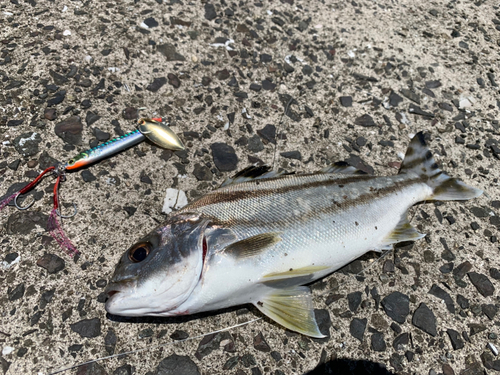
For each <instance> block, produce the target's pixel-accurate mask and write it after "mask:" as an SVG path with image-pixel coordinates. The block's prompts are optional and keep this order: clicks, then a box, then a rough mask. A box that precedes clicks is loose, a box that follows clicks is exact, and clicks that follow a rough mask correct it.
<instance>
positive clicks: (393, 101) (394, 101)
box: [389, 91, 403, 107]
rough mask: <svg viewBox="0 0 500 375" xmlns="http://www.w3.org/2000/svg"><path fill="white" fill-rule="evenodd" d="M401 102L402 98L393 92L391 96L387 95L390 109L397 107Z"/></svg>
mask: <svg viewBox="0 0 500 375" xmlns="http://www.w3.org/2000/svg"><path fill="white" fill-rule="evenodd" d="M402 101H403V98H402V97H401V96H399V95H398V94H396V93H395V92H394V91H392V92H391V94H390V95H389V105H390V106H391V107H397V106H398V105H399V103H401V102H402Z"/></svg>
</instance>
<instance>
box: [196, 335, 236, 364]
mask: <svg viewBox="0 0 500 375" xmlns="http://www.w3.org/2000/svg"><path fill="white" fill-rule="evenodd" d="M223 340H231V341H232V340H233V339H232V337H231V335H230V334H229V333H228V332H219V333H212V334H210V335H206V336H204V337H203V338H202V339H201V341H200V344H199V345H198V349H196V353H195V357H196V358H198V360H201V359H202V358H203V357H205V356H207V355H209V354H210V353H212V352H213V351H214V350H216V349H219V347H220V343H221V341H223Z"/></svg>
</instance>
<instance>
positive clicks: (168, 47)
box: [156, 43, 186, 61]
mask: <svg viewBox="0 0 500 375" xmlns="http://www.w3.org/2000/svg"><path fill="white" fill-rule="evenodd" d="M156 49H157V51H158V52H160V53H161V54H162V55H163V56H165V57H166V58H167V61H186V58H185V57H184V56H182V55H181V54H180V53H178V52H177V50H176V48H175V46H174V45H173V44H169V43H166V44H159V45H158V46H157V47H156Z"/></svg>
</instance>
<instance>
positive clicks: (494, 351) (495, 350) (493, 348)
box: [488, 342, 498, 356]
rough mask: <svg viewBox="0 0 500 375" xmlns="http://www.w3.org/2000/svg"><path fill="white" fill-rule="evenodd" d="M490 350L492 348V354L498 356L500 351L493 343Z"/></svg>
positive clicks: (490, 344) (489, 345)
mask: <svg viewBox="0 0 500 375" xmlns="http://www.w3.org/2000/svg"><path fill="white" fill-rule="evenodd" d="M488 348H490V350H491V352H492V353H493V354H494V355H495V356H497V355H498V349H497V347H496V346H495V345H493V343H491V342H489V343H488Z"/></svg>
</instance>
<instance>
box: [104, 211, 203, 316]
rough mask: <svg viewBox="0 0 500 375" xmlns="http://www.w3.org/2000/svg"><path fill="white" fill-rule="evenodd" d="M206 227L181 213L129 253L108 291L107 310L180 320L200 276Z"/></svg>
mask: <svg viewBox="0 0 500 375" xmlns="http://www.w3.org/2000/svg"><path fill="white" fill-rule="evenodd" d="M207 224H208V221H207V220H206V219H203V218H200V216H198V215H196V214H177V215H174V216H173V217H171V218H169V220H168V221H167V222H166V223H165V224H163V225H162V226H160V227H158V228H157V229H155V230H154V231H152V232H151V233H149V234H148V235H147V236H145V237H143V238H142V239H141V240H139V241H138V242H137V243H136V244H134V245H133V246H132V247H130V248H129V249H128V250H127V251H125V253H124V254H123V255H122V257H121V259H120V261H119V262H118V265H117V266H116V269H115V272H114V274H113V277H112V279H111V281H110V283H109V284H108V286H107V288H106V293H107V297H108V299H107V301H106V311H107V312H109V313H110V314H113V315H121V316H173V315H178V314H177V313H176V309H177V307H179V306H180V305H181V304H182V303H183V302H185V301H186V300H187V299H188V298H189V296H190V295H191V293H192V291H193V290H194V288H195V287H196V285H197V284H198V282H199V280H200V277H201V272H202V268H203V253H204V246H206V245H205V243H206V242H205V240H204V231H205V228H206V226H207Z"/></svg>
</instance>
